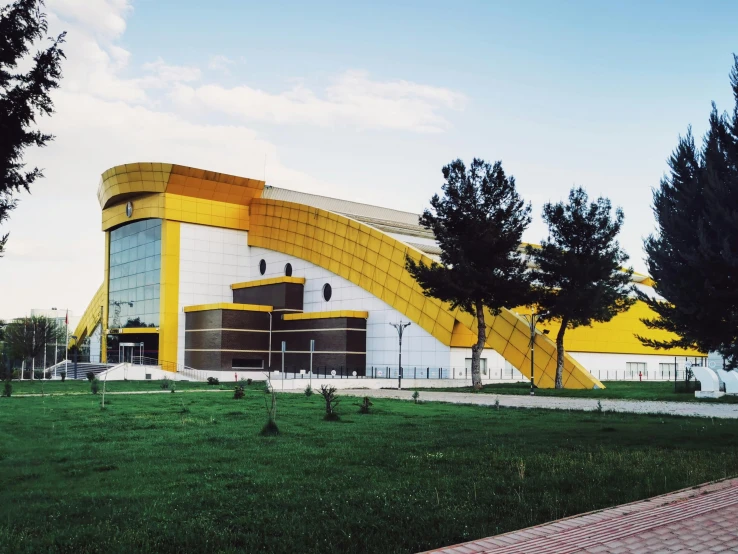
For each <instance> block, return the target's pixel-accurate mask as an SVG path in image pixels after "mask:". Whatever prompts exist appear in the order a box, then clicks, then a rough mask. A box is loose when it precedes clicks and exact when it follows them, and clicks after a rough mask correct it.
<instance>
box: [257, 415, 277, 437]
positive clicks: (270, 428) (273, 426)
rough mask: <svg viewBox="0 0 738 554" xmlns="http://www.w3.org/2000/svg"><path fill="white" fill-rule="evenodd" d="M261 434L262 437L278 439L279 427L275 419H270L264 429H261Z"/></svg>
mask: <svg viewBox="0 0 738 554" xmlns="http://www.w3.org/2000/svg"><path fill="white" fill-rule="evenodd" d="M259 434H260V435H261V436H262V437H276V436H277V435H279V427H277V423H276V422H275V421H274V420H273V419H270V420H268V421H267V422H266V423H265V424H264V427H262V428H261V432H260V433H259Z"/></svg>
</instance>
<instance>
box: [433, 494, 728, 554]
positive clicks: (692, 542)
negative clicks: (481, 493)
mask: <svg viewBox="0 0 738 554" xmlns="http://www.w3.org/2000/svg"><path fill="white" fill-rule="evenodd" d="M429 552H435V553H438V554H471V553H474V552H476V553H480V554H482V553H490V554H493V553H494V554H538V553H545V554H563V553H567V554H570V553H580V552H597V553H620V552H623V553H635V552H641V553H646V552H650V553H656V552H663V553H667V552H738V479H730V480H725V481H719V482H717V483H711V484H707V485H702V486H700V487H695V488H692V489H685V490H682V491H678V492H674V493H671V494H665V495H662V496H656V497H654V498H650V499H648V500H641V501H640V502H633V503H631V504H624V505H622V506H617V507H615V508H609V509H607V510H601V511H599V512H590V513H588V514H584V515H581V516H574V517H570V518H567V519H560V520H558V521H554V522H551V523H546V524H544V525H539V526H537V527H530V528H528V529H523V530H521V531H514V532H512V533H506V534H504V535H497V536H495V537H488V538H486V539H481V540H477V541H472V542H468V543H464V544H459V545H456V546H448V547H445V548H440V549H438V550H431V551H429Z"/></svg>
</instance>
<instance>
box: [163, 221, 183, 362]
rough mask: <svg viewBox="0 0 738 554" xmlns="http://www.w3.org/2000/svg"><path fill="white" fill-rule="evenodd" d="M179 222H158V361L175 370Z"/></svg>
mask: <svg viewBox="0 0 738 554" xmlns="http://www.w3.org/2000/svg"><path fill="white" fill-rule="evenodd" d="M179 229H180V227H179V222H178V221H169V220H166V219H165V220H162V222H161V289H160V291H161V292H160V295H159V363H160V364H161V367H162V369H165V370H167V371H177V334H178V324H179Z"/></svg>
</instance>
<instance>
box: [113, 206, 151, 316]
mask: <svg viewBox="0 0 738 554" xmlns="http://www.w3.org/2000/svg"><path fill="white" fill-rule="evenodd" d="M108 273H109V277H108V278H109V281H108V291H109V292H108V295H109V297H108V301H109V304H108V326H109V327H111V328H120V327H157V326H158V325H159V292H160V282H161V279H160V273H161V220H160V219H142V220H140V221H133V222H131V223H128V224H126V225H122V226H121V227H118V228H117V229H113V230H112V231H110V259H109V270H108Z"/></svg>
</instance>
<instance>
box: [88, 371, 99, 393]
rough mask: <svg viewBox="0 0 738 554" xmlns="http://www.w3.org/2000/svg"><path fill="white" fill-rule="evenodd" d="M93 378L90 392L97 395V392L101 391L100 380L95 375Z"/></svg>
mask: <svg viewBox="0 0 738 554" xmlns="http://www.w3.org/2000/svg"><path fill="white" fill-rule="evenodd" d="M92 377H93V378H92V379H90V390H91V391H92V394H97V391H99V390H100V380H99V379H97V378H96V377H95V376H94V375H93V376H92Z"/></svg>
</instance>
